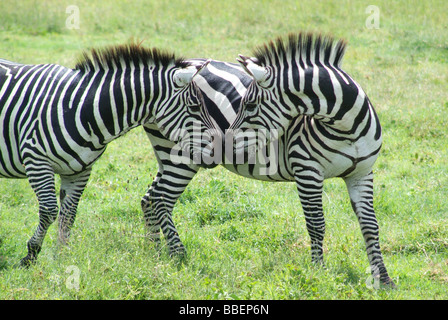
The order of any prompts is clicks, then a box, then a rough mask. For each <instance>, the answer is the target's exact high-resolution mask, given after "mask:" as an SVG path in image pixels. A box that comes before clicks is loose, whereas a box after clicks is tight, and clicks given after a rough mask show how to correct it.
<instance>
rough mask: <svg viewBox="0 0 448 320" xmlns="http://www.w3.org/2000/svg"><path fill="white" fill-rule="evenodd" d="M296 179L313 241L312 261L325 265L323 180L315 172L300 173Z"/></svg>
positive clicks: (307, 226)
mask: <svg viewBox="0 0 448 320" xmlns="http://www.w3.org/2000/svg"><path fill="white" fill-rule="evenodd" d="M295 179H296V184H297V190H298V192H299V197H300V202H301V204H302V208H303V213H304V215H305V222H306V228H307V230H308V234H309V236H310V240H311V261H312V262H314V263H319V264H323V241H324V236H325V219H324V214H323V209H322V188H323V179H322V178H321V177H318V176H316V174H315V173H314V172H300V173H298V174H296V175H295Z"/></svg>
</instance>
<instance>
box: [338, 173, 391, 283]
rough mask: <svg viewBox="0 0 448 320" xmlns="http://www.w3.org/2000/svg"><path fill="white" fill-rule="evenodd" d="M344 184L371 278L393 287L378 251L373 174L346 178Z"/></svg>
mask: <svg viewBox="0 0 448 320" xmlns="http://www.w3.org/2000/svg"><path fill="white" fill-rule="evenodd" d="M345 183H346V185H347V189H348V192H349V194H350V200H351V203H352V207H353V211H355V213H356V216H357V218H358V221H359V225H360V227H361V232H362V235H363V237H364V241H365V243H366V249H367V256H368V259H369V262H370V267H371V272H372V276H373V277H374V279H375V278H376V279H378V277H379V281H380V283H381V284H383V285H386V286H390V287H394V286H395V284H394V282H393V281H392V279H391V278H390V277H389V274H388V273H387V270H386V266H385V265H384V262H383V256H382V255H381V250H380V243H379V227H378V222H377V220H376V216H375V210H374V208H373V173H372V172H370V173H369V174H368V175H366V176H364V177H361V178H359V177H349V178H346V179H345Z"/></svg>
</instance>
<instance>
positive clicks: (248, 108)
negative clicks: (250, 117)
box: [246, 103, 257, 113]
mask: <svg viewBox="0 0 448 320" xmlns="http://www.w3.org/2000/svg"><path fill="white" fill-rule="evenodd" d="M256 109H257V104H256V103H247V104H246V111H247V112H251V113H252V112H254V111H255V110H256Z"/></svg>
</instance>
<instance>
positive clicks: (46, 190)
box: [20, 164, 58, 267]
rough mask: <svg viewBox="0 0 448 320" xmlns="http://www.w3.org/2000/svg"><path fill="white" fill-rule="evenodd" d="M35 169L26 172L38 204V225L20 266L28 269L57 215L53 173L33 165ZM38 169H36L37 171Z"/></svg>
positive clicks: (49, 169) (45, 168)
mask: <svg viewBox="0 0 448 320" xmlns="http://www.w3.org/2000/svg"><path fill="white" fill-rule="evenodd" d="M34 165H35V169H33V170H32V171H31V170H30V171H31V172H28V171H27V174H28V180H29V182H30V184H31V187H32V188H33V190H34V192H35V194H36V196H37V199H38V202H39V224H38V225H37V229H36V231H35V232H34V234H33V236H32V237H31V239H30V240H29V241H28V243H27V247H28V254H27V255H26V257H24V258H23V259H22V260H21V261H20V264H21V266H24V267H28V266H30V265H31V264H32V263H34V262H35V261H36V259H37V255H38V254H39V252H40V250H41V249H42V243H43V241H44V238H45V235H46V234H47V231H48V228H49V227H50V225H51V224H52V223H53V222H54V221H55V220H56V217H57V215H58V203H57V199H56V193H55V184H54V173H53V171H52V169H51V168H49V167H46V166H45V167H44V166H42V167H40V166H39V165H38V164H34ZM37 168H38V169H37Z"/></svg>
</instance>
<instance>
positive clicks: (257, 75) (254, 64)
mask: <svg viewBox="0 0 448 320" xmlns="http://www.w3.org/2000/svg"><path fill="white" fill-rule="evenodd" d="M236 60H237V61H238V62H239V63H240V64H241V66H242V67H243V69H244V70H245V71H246V72H247V73H248V74H249V75H250V76H251V77H252V78H254V80H255V81H257V82H259V83H262V82H264V81H266V80H267V78H268V75H269V72H268V70H267V69H266V68H265V67H262V66H260V65H259V64H258V59H257V58H251V57H246V56H243V55H241V54H240V55H239V58H237V59H236Z"/></svg>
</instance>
